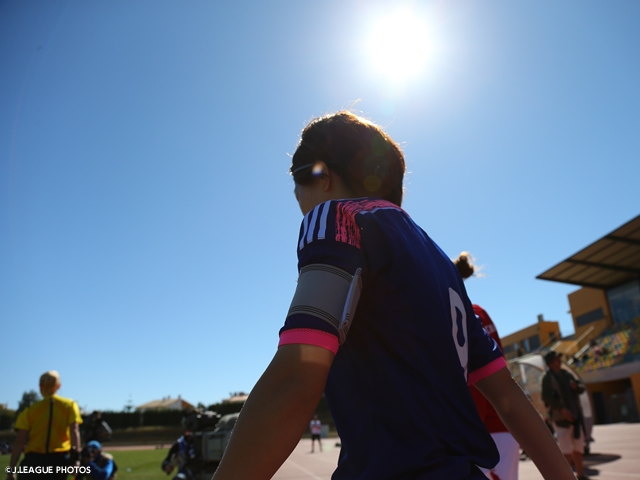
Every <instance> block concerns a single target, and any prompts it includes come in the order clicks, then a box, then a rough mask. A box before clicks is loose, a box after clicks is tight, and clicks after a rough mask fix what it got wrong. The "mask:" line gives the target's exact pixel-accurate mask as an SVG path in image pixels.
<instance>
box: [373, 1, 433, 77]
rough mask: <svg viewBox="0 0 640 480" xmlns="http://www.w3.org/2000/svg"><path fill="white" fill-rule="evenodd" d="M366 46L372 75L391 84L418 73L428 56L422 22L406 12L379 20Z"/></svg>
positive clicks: (428, 49) (427, 35)
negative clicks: (372, 68) (371, 66)
mask: <svg viewBox="0 0 640 480" xmlns="http://www.w3.org/2000/svg"><path fill="white" fill-rule="evenodd" d="M366 42H367V44H366V49H367V51H368V55H369V57H370V59H371V61H372V64H373V67H374V69H375V71H376V74H379V75H383V76H384V77H386V78H387V79H388V80H390V81H393V82H394V83H402V82H405V81H407V80H410V79H412V78H415V77H417V76H418V75H419V74H420V73H422V72H423V70H424V69H425V67H426V64H427V61H428V59H429V56H430V53H431V44H430V43H431V42H430V39H429V32H428V28H427V25H426V22H425V21H424V20H422V19H420V18H419V17H417V16H416V15H415V14H414V13H413V12H411V11H408V10H406V11H396V12H394V13H392V14H390V15H385V16H384V17H382V16H381V17H380V18H379V20H378V21H377V22H376V23H375V24H374V25H373V28H372V30H371V34H370V36H369V38H368V39H367V40H366Z"/></svg>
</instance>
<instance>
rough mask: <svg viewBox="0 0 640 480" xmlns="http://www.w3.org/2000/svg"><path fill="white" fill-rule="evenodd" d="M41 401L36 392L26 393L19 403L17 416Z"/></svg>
mask: <svg viewBox="0 0 640 480" xmlns="http://www.w3.org/2000/svg"><path fill="white" fill-rule="evenodd" d="M38 400H40V395H38V392H36V391H35V390H30V391H28V392H24V393H23V394H22V400H20V401H19V402H18V410H17V411H16V416H18V415H19V414H20V412H22V411H23V410H26V409H27V408H29V407H30V406H31V405H32V404H33V403H36V402H37V401H38Z"/></svg>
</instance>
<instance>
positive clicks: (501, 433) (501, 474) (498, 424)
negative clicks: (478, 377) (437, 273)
mask: <svg viewBox="0 0 640 480" xmlns="http://www.w3.org/2000/svg"><path fill="white" fill-rule="evenodd" d="M470 257H471V256H470V255H469V253H467V252H462V253H460V255H458V258H456V259H455V260H454V261H453V264H454V265H455V266H456V268H457V269H458V271H459V272H460V275H461V276H462V278H463V279H464V280H466V279H467V278H469V277H471V276H472V275H473V274H474V273H475V270H476V267H475V265H474V264H473V262H472V260H471V258H470ZM472 307H473V312H474V313H475V314H476V316H477V317H478V318H479V319H480V322H481V323H482V328H484V330H485V331H486V332H487V334H488V335H489V336H490V337H491V338H493V339H494V340H495V342H496V343H497V344H498V347H500V351H504V350H503V348H502V341H501V340H500V336H499V335H498V329H497V328H496V326H495V325H494V323H493V320H491V317H489V314H488V313H487V312H486V311H485V310H484V309H483V308H482V307H481V306H480V305H476V304H473V305H472ZM469 389H470V390H471V396H472V397H473V401H474V402H475V404H476V407H477V408H478V413H479V414H480V418H481V419H482V423H484V425H485V427H487V430H488V431H489V433H490V434H491V438H493V441H494V442H495V444H496V447H497V448H498V452H499V453H500V461H499V462H498V464H497V465H496V466H495V467H494V468H492V469H490V470H486V469H485V470H483V471H484V473H485V475H487V476H488V477H489V478H490V479H492V480H518V465H519V463H520V445H518V442H516V440H515V439H514V438H513V435H511V433H509V430H508V429H507V427H506V426H505V425H504V423H503V422H502V420H500V416H499V415H498V413H497V412H496V410H495V408H493V406H492V405H491V403H489V401H488V400H487V399H486V398H485V397H484V395H482V393H480V392H479V391H478V389H477V388H475V387H474V386H473V385H470V386H469Z"/></svg>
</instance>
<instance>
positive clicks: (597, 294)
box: [569, 287, 612, 346]
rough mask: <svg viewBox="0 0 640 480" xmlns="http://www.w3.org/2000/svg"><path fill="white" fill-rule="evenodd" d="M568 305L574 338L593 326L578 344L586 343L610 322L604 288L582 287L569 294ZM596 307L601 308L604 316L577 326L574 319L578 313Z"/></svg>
mask: <svg viewBox="0 0 640 480" xmlns="http://www.w3.org/2000/svg"><path fill="white" fill-rule="evenodd" d="M569 305H570V307H571V316H572V317H573V327H574V328H575V331H576V338H580V337H581V336H582V335H583V334H584V333H585V332H587V330H589V329H590V328H591V327H594V328H593V330H592V331H591V332H589V333H588V334H587V335H586V336H585V338H584V339H583V340H582V341H581V342H580V346H582V345H584V344H585V343H587V342H588V341H589V340H590V339H592V338H595V337H597V336H598V335H599V334H600V333H601V332H602V331H603V330H605V329H606V328H607V327H609V326H610V325H611V324H612V321H611V312H610V311H609V302H608V301H607V295H606V293H605V291H604V290H599V289H597V288H587V287H583V288H581V289H580V290H576V291H575V292H573V293H570V294H569ZM598 308H602V311H603V312H604V318H603V319H602V320H596V321H595V322H591V323H588V324H586V325H583V326H581V327H579V326H578V324H577V323H576V319H577V318H578V317H579V316H580V315H584V314H585V313H589V312H592V311H594V310H597V309H598Z"/></svg>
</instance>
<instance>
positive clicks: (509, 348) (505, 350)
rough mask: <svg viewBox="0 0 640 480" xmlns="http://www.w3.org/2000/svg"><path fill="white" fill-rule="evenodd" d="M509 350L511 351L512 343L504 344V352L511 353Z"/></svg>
mask: <svg viewBox="0 0 640 480" xmlns="http://www.w3.org/2000/svg"><path fill="white" fill-rule="evenodd" d="M511 352H513V345H505V347H504V354H505V355H506V354H507V353H511Z"/></svg>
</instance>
